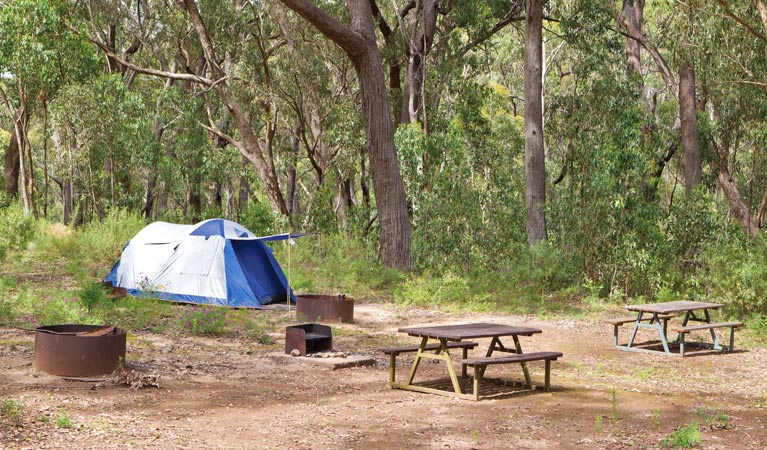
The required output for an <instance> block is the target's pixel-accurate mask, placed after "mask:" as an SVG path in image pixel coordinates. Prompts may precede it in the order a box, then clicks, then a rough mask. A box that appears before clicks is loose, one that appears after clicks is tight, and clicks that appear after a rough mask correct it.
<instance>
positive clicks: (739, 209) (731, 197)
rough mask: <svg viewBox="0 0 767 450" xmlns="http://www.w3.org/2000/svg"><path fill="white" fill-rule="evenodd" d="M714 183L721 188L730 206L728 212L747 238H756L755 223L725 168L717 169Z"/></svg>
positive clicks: (756, 229)
mask: <svg viewBox="0 0 767 450" xmlns="http://www.w3.org/2000/svg"><path fill="white" fill-rule="evenodd" d="M716 181H717V183H718V184H719V187H720V188H722V192H724V195H725V196H726V197H727V201H728V203H729V204H730V210H732V214H733V215H734V216H735V219H736V220H737V221H738V223H739V224H740V226H741V227H743V231H745V232H746V234H748V235H749V236H756V233H757V231H758V228H757V226H756V223H755V222H754V219H753V217H752V216H751V212H750V211H749V210H748V206H747V205H746V203H745V202H744V201H743V199H742V198H741V196H740V191H739V190H738V186H737V185H736V184H735V182H734V181H733V180H732V175H730V172H729V170H727V168H726V167H722V166H720V167H718V168H717V177H716Z"/></svg>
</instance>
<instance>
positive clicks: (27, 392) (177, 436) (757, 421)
mask: <svg viewBox="0 0 767 450" xmlns="http://www.w3.org/2000/svg"><path fill="white" fill-rule="evenodd" d="M264 314H271V315H273V316H274V320H279V319H280V318H281V317H284V316H285V315H286V313H285V312H277V311H266V312H264ZM466 321H496V322H501V323H509V324H519V325H530V326H535V327H540V328H542V329H543V330H544V331H543V334H540V335H535V336H533V337H529V338H524V337H523V338H521V339H522V347H523V349H524V350H525V351H536V350H556V351H561V352H563V353H564V355H565V356H564V358H561V359H560V360H559V361H557V362H555V363H553V365H552V386H553V389H552V391H550V392H542V391H538V392H535V393H532V394H526V393H517V394H516V395H505V396H501V397H500V398H493V399H489V400H483V401H480V402H471V401H467V400H458V399H453V398H447V397H441V396H436V395H429V394H420V393H414V392H405V391H401V390H392V389H389V387H388V385H387V380H388V367H387V364H388V359H387V358H384V355H383V354H381V353H380V352H378V351H377V349H378V348H379V347H382V346H385V345H392V344H397V343H401V344H414V343H416V340H415V339H414V338H408V337H407V336H404V335H399V334H398V333H397V331H396V330H397V328H399V327H402V326H409V325H418V324H442V323H460V322H466ZM286 324H287V323H286ZM333 332H334V349H335V350H338V351H345V352H350V353H355V354H363V355H367V356H371V357H375V358H376V359H377V364H376V365H375V366H372V367H356V368H347V369H338V370H331V369H329V368H326V367H317V366H315V365H309V364H304V363H301V362H300V360H301V358H292V359H289V358H273V357H270V356H269V353H273V352H279V351H281V350H282V345H284V344H283V343H284V333H283V334H279V335H275V336H274V338H275V340H276V343H275V344H274V345H271V346H255V345H253V344H252V343H248V342H239V341H237V340H233V339H228V338H198V337H194V338H170V337H168V336H164V335H159V334H154V333H149V332H144V331H138V332H134V331H132V330H131V331H130V335H129V340H128V355H127V360H128V364H129V366H132V367H135V368H137V369H140V370H142V371H146V372H147V373H157V374H159V375H160V377H161V378H160V384H161V388H159V389H158V388H143V389H137V390H132V389H129V388H128V387H127V386H125V385H122V384H117V383H115V382H113V381H104V382H82V381H79V382H78V381H68V380H64V379H61V378H59V377H54V376H50V375H47V374H45V373H42V372H39V371H36V370H35V369H34V368H32V366H31V361H32V355H33V351H34V349H33V347H34V336H33V335H32V334H28V333H24V332H23V331H20V330H16V329H0V398H1V399H8V398H10V399H14V401H20V402H22V403H23V405H24V407H23V412H22V420H21V421H20V423H18V424H16V425H9V424H2V425H0V448H3V449H15V448H29V449H63V448H77V449H85V448H94V449H113V448H114V449H117V448H120V449H123V448H126V449H127V448H135V449H168V448H188V449H209V448H224V449H240V448H242V449H368V450H369V449H508V448H520V449H570V448H588V449H620V448H639V449H644V448H657V447H658V442H659V441H660V440H661V439H663V438H664V437H666V436H668V435H669V434H670V433H672V432H674V430H675V429H676V428H677V427H678V426H680V425H684V424H686V423H689V422H690V421H692V420H695V419H696V418H697V417H696V416H695V415H694V414H693V412H692V410H693V408H695V406H696V405H701V406H700V407H701V408H702V409H705V410H706V411H710V412H715V413H720V414H722V415H725V416H727V417H728V418H730V419H731V420H730V421H729V422H730V424H731V425H729V426H728V427H727V428H728V429H723V428H718V427H715V426H709V425H707V424H705V423H703V422H701V437H702V441H703V444H702V448H705V449H760V450H763V449H765V448H767V412H766V411H765V409H767V350H765V349H764V348H751V349H748V350H746V351H738V352H735V353H731V354H718V353H711V352H703V353H699V354H697V355H692V356H690V357H687V358H684V359H682V358H669V357H664V356H656V355H647V354H641V353H628V352H621V351H618V350H614V349H613V348H612V327H611V326H610V325H608V324H606V323H604V322H602V321H597V320H596V319H595V320H593V321H586V320H575V319H572V320H570V319H568V320H559V321H544V320H538V319H536V318H533V317H521V316H508V315H498V316H493V315H478V314H477V315H475V314H472V315H469V314H466V315H457V314H448V313H443V312H434V311H424V310H415V309H408V310H401V309H396V308H395V307H393V306H392V305H387V304H360V303H358V304H357V305H356V307H355V323H354V324H353V325H351V324H348V325H347V324H339V325H333ZM626 332H627V330H624V331H623V333H624V335H623V336H625V333H626ZM739 337H740V336H739V335H736V348H738V346H739V344H740V342H739V341H740V340H739V339H738V338H739ZM483 345H484V346H485V347H486V345H487V342H485V341H484V340H480V348H481V346H483ZM740 347H741V349H742V348H743V346H742V345H740ZM481 351H484V349H483V350H481ZM475 352H480V350H475ZM407 356H408V355H403V356H400V359H401V361H402V363H403V365H407V363H408V362H409V361H411V359H409V358H408V357H407ZM530 367H531V373H532V376H533V380H534V381H536V382H539V383H542V382H543V370H542V369H543V365H542V363H540V362H538V363H532V364H530ZM406 370H407V368H406V367H404V366H403V367H402V368H399V370H398V378H400V377H402V376H404V375H405V374H406ZM426 373H433V374H434V375H435V376H439V377H443V376H445V375H444V374H445V373H446V371H445V370H444V367H442V366H441V365H437V364H429V365H427V367H426ZM487 376H489V377H503V378H506V379H520V378H521V371H520V370H519V366H517V365H512V366H494V367H491V368H489V369H488V371H487ZM512 390H513V388H512ZM62 412H65V413H66V415H67V416H68V417H69V419H70V420H71V422H72V425H73V426H72V427H71V428H60V427H57V426H56V422H57V418H59V417H61V415H62ZM697 420H699V421H700V418H697Z"/></svg>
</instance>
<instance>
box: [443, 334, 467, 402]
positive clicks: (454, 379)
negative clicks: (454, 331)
mask: <svg viewBox="0 0 767 450" xmlns="http://www.w3.org/2000/svg"><path fill="white" fill-rule="evenodd" d="M439 342H440V344H441V345H440V347H439V350H437V353H442V355H441V356H442V358H440V359H442V360H443V361H445V365H446V366H447V373H449V374H450V381H452V382H453V390H454V391H455V393H456V394H458V395H459V396H460V395H462V393H461V384H460V383H459V382H458V376H456V374H455V368H454V367H453V359H452V358H450V351H449V350H448V349H447V339H446V338H439Z"/></svg>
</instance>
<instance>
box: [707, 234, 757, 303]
mask: <svg viewBox="0 0 767 450" xmlns="http://www.w3.org/2000/svg"><path fill="white" fill-rule="evenodd" d="M695 282H696V283H697V284H698V285H700V289H699V291H700V295H702V296H706V297H707V298H709V299H710V300H711V301H716V302H720V303H725V304H726V305H727V306H728V309H729V310H730V312H731V313H735V314H737V315H740V316H750V315H754V314H764V312H765V310H767V240H765V238H763V237H758V238H756V239H753V240H748V239H746V238H745V237H744V236H742V233H740V232H739V231H738V230H736V231H735V232H734V233H731V236H729V237H728V236H724V237H722V239H720V240H719V241H718V242H715V243H713V244H712V245H710V246H709V247H707V248H706V249H705V251H704V252H703V254H702V256H701V270H700V271H699V274H698V276H697V277H696V279H695Z"/></svg>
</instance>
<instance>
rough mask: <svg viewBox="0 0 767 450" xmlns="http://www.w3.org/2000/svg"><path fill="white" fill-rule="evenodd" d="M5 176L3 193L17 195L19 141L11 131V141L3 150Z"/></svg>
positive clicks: (14, 196)
mask: <svg viewBox="0 0 767 450" xmlns="http://www.w3.org/2000/svg"><path fill="white" fill-rule="evenodd" d="M3 177H4V178H5V193H6V194H8V196H9V197H11V198H16V197H17V196H18V195H19V141H18V139H17V138H16V133H11V141H10V142H9V143H8V148H7V149H6V150H5V165H4V166H3Z"/></svg>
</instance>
